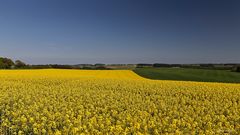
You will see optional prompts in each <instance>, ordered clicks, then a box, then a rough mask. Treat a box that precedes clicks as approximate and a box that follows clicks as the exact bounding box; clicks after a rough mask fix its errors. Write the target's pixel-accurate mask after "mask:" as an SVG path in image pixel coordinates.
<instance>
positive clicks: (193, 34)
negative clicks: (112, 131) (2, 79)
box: [0, 0, 240, 64]
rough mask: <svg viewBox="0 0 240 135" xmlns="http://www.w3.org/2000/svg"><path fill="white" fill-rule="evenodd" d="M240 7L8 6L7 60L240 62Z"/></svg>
mask: <svg viewBox="0 0 240 135" xmlns="http://www.w3.org/2000/svg"><path fill="white" fill-rule="evenodd" d="M239 54H240V1H239V0H224V1H221V0H1V1H0V56H4V57H10V58H13V59H21V60H23V61H25V62H27V63H30V64H47V63H52V64H54V63H57V64H78V63H154V62H159V63H208V62H214V63H221V62H222V63H226V62H227V63H229V62H238V63H239V62H240V55H239Z"/></svg>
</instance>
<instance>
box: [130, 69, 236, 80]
mask: <svg viewBox="0 0 240 135" xmlns="http://www.w3.org/2000/svg"><path fill="white" fill-rule="evenodd" d="M134 72H136V73H137V74H139V75H140V76H143V77H146V78H150V79H155V80H179V81H181V80H182V81H199V82H226V83H240V73H237V72H231V71H228V70H208V69H190V68H137V69H135V70H134Z"/></svg>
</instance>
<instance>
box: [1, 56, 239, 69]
mask: <svg viewBox="0 0 240 135" xmlns="http://www.w3.org/2000/svg"><path fill="white" fill-rule="evenodd" d="M49 68H55V69H98V70H101V69H102V70H107V69H109V70H110V69H134V68H197V69H214V70H232V71H235V72H240V64H235V63H228V64H211V63H209V64H164V63H154V64H146V63H139V64H102V63H97V64H77V65H60V64H45V65H30V64H26V63H25V62H23V61H21V60H16V61H13V60H12V59H10V58H5V57H0V69H49Z"/></svg>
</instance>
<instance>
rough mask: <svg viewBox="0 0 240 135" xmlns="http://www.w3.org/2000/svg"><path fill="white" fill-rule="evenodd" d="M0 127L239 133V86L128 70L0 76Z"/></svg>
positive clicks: (18, 131) (44, 133) (102, 134)
mask: <svg viewBox="0 0 240 135" xmlns="http://www.w3.org/2000/svg"><path fill="white" fill-rule="evenodd" d="M0 126H1V128H0V132H1V133H2V134H15V135H23V134H36V135H38V134H40V135H52V134H54V135H61V134H62V135H65V134H70V135H78V134H86V135H87V134H91V135H107V134H109V135H111V134H114V135H115V134H116V135H118V134H119V135H131V134H134V135H135V134H136V135H141V134H144V135H145V134H146V135H147V134H155V135H158V134H193V135H195V134H206V135H211V134H233V135H234V134H236V135H237V134H240V84H230V83H228V84H226V83H204V82H184V81H157V80H149V79H144V78H142V77H139V76H138V75H136V74H135V73H134V72H132V71H129V70H55V69H49V70H1V71H0ZM1 133H0V134H1Z"/></svg>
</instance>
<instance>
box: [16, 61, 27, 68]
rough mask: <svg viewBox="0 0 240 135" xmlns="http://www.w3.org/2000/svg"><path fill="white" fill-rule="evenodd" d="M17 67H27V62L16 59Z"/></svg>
mask: <svg viewBox="0 0 240 135" xmlns="http://www.w3.org/2000/svg"><path fill="white" fill-rule="evenodd" d="M15 67H16V68H23V67H26V64H25V63H24V62H22V61H21V60H16V61H15Z"/></svg>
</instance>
